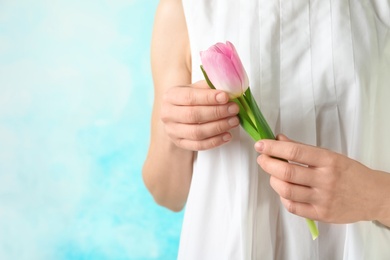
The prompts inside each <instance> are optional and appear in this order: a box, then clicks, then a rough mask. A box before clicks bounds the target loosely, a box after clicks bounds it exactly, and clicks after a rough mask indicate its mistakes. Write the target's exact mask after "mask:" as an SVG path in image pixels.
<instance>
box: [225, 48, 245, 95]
mask: <svg viewBox="0 0 390 260" xmlns="http://www.w3.org/2000/svg"><path fill="white" fill-rule="evenodd" d="M226 45H227V46H228V48H229V49H231V51H232V55H231V58H230V59H231V61H232V63H233V66H234V67H235V68H236V70H237V74H238V76H239V77H240V79H241V80H242V82H241V86H242V92H245V91H246V90H247V88H248V86H249V79H248V75H247V74H246V71H245V69H244V66H243V65H242V62H241V60H240V57H239V56H238V53H237V50H236V48H235V47H234V45H233V44H232V43H231V42H229V41H227V42H226Z"/></svg>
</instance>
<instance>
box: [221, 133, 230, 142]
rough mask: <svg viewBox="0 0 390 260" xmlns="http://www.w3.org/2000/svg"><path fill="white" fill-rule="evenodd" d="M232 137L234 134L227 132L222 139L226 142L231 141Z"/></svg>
mask: <svg viewBox="0 0 390 260" xmlns="http://www.w3.org/2000/svg"><path fill="white" fill-rule="evenodd" d="M230 139H232V136H231V135H230V134H226V135H224V136H222V140H223V141H225V142H227V141H230Z"/></svg>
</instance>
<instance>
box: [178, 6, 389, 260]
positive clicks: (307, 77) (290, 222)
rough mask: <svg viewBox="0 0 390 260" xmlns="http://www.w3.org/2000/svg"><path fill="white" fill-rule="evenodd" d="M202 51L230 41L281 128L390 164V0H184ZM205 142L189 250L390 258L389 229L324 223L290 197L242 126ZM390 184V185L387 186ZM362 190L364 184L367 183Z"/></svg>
mask: <svg viewBox="0 0 390 260" xmlns="http://www.w3.org/2000/svg"><path fill="white" fill-rule="evenodd" d="M183 6H184V10H185V15H186V19H187V26H188V30H189V36H190V43H191V49H192V63H193V81H194V82H195V81H198V80H201V79H203V76H202V74H201V71H200V69H199V65H200V64H201V63H200V58H199V52H200V51H201V50H205V49H207V48H208V47H209V46H211V45H212V44H215V43H216V42H225V41H227V40H228V41H231V42H232V43H233V44H234V45H235V46H236V47H237V50H238V53H239V55H240V57H241V59H242V61H243V64H244V66H245V68H246V70H247V73H248V76H249V79H250V86H251V89H252V92H253V93H254V96H255V97H256V99H257V101H258V103H259V105H260V107H261V110H262V111H263V113H264V115H265V117H266V118H267V120H268V122H269V124H270V126H271V128H272V129H273V130H274V131H275V133H284V134H286V135H287V136H289V137H290V138H292V139H295V140H297V141H300V142H304V143H307V144H312V145H317V146H321V147H325V148H329V149H331V150H334V151H337V152H340V153H343V154H345V155H347V156H349V157H351V158H354V159H357V160H358V161H360V162H362V163H364V164H366V165H367V166H369V167H372V168H374V169H380V170H384V171H387V172H390V32H389V28H390V1H389V0H235V1H229V0H183ZM233 137H234V138H233V140H232V141H231V142H230V143H229V144H227V145H224V146H222V147H220V148H216V149H212V150H209V151H203V152H199V153H198V156H197V158H196V161H195V164H194V174H193V179H192V183H191V189H190V194H189V198H188V202H187V205H186V209H185V217H184V223H183V229H182V236H181V242H180V250H179V259H194V260H195V259H196V260H207V259H213V260H219V259H237V260H240V259H265V260H267V259H292V260H295V259H296V260H302V259H323V260H335V259H336V260H337V259H348V260H359V259H362V260H363V259H369V260H371V259H372V260H380V259H390V229H388V228H386V227H384V226H381V225H379V224H377V223H374V222H359V223H354V224H348V225H333V224H324V223H318V226H319V231H320V236H319V238H318V239H317V240H315V241H313V240H312V239H311V236H310V233H309V231H308V228H307V226H306V222H305V219H303V218H301V217H298V216H295V215H292V214H290V213H289V212H287V211H286V210H285V209H284V208H283V206H282V205H281V203H280V201H279V198H278V196H277V195H276V193H275V192H274V191H273V190H272V189H271V187H270V185H269V176H268V174H265V173H264V172H262V170H261V169H260V168H259V166H258V165H257V163H256V157H257V153H256V152H255V151H254V149H253V144H254V142H253V141H252V140H251V139H250V137H249V136H248V135H247V134H246V133H245V132H244V131H243V130H242V129H241V128H238V129H236V130H234V131H233ZM389 190H390V187H389ZM362 192H364V191H362Z"/></svg>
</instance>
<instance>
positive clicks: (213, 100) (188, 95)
mask: <svg viewBox="0 0 390 260" xmlns="http://www.w3.org/2000/svg"><path fill="white" fill-rule="evenodd" d="M163 100H164V101H165V102H168V103H170V104H174V105H178V106H195V105H197V106H201V105H203V106H212V105H219V104H226V103H227V102H228V101H229V95H228V94H227V93H225V92H223V91H221V90H215V89H210V88H201V87H199V88H194V87H173V88H170V89H169V90H168V91H167V92H166V93H165V94H164V97H163Z"/></svg>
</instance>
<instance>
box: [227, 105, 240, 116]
mask: <svg viewBox="0 0 390 260" xmlns="http://www.w3.org/2000/svg"><path fill="white" fill-rule="evenodd" d="M228 111H229V113H230V114H232V115H237V114H238V112H239V111H240V108H239V107H238V106H237V104H231V105H230V106H229V107H228Z"/></svg>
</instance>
